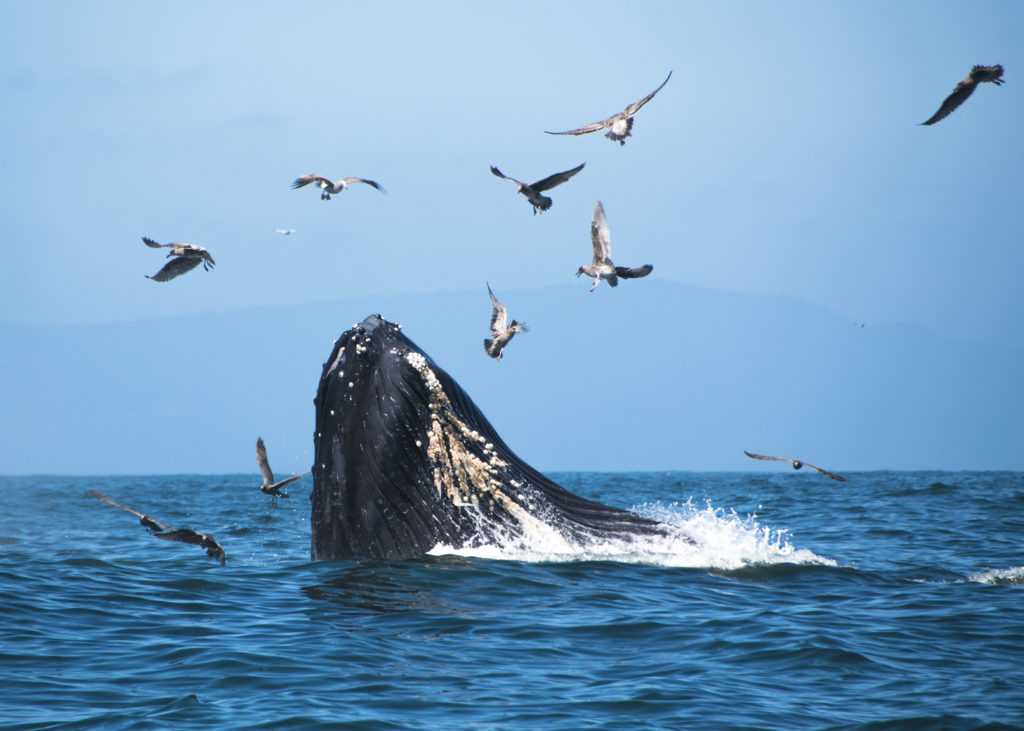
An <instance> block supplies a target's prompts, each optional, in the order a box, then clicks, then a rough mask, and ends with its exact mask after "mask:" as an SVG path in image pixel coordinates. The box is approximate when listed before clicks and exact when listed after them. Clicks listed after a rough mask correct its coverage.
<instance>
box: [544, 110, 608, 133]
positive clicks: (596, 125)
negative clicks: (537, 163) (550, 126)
mask: <svg viewBox="0 0 1024 731" xmlns="http://www.w3.org/2000/svg"><path fill="white" fill-rule="evenodd" d="M616 116H618V115H612V116H611V117H608V119H602V120H601V121H600V122H594V123H593V124H588V125H586V126H584V127H577V128H576V129H570V130H568V131H566V132H548V131H547V130H544V134H546V135H577V136H578V135H586V134H590V133H591V132H597V131H598V130H599V129H604V128H605V127H607V126H608V125H609V123H610V122H611V121H612V120H613V119H615V117H616Z"/></svg>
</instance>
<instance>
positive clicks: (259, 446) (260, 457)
mask: <svg viewBox="0 0 1024 731" xmlns="http://www.w3.org/2000/svg"><path fill="white" fill-rule="evenodd" d="M256 464H258V465H259V466H260V474H262V475H263V484H264V485H273V484H274V473H273V472H272V471H271V469H270V462H269V460H267V447H266V446H265V445H264V444H263V437H256Z"/></svg>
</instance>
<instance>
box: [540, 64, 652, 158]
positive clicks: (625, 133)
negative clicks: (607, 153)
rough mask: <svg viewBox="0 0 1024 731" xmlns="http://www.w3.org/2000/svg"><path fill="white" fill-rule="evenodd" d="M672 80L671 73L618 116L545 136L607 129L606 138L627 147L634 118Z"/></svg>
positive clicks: (579, 133)
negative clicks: (627, 139) (655, 87)
mask: <svg viewBox="0 0 1024 731" xmlns="http://www.w3.org/2000/svg"><path fill="white" fill-rule="evenodd" d="M671 78H672V72H671V71H669V72H668V76H666V77H665V80H664V81H662V82H661V86H659V87H658V88H657V89H655V90H654V91H652V92H651V93H650V94H648V95H647V96H645V97H644V98H643V99H641V100H640V101H638V102H633V103H632V104H630V105H629V106H628V107H626V108H625V109H624V110H623V111H621V112H619V113H618V114H613V115H612V116H610V117H608V119H605V120H603V121H601V122H594V123H593V124H588V125H587V126H585V127H580V128H578V129H571V130H569V131H568V132H545V134H549V135H585V134H590V133H591V132H597V131H599V130H602V129H607V130H608V133H607V134H606V135H605V137H607V138H608V139H610V140H612V141H613V142H618V143H619V145H620V146H621V145H625V144H626V138H627V137H632V136H633V135H632V134H631V130H632V129H633V116H634V115H635V114H636V113H637V112H639V111H640V108H641V107H643V105H644V104H646V103H647V102H649V101H650V100H651V99H653V98H654V95H655V94H657V93H658V92H659V91H661V87H662V86H665V84H667V83H668V80H669V79H671Z"/></svg>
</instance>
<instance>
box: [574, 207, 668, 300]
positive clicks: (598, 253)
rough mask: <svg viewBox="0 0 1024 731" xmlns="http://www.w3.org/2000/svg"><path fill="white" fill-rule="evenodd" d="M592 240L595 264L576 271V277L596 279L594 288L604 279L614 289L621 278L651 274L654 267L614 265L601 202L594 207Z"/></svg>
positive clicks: (647, 265)
mask: <svg viewBox="0 0 1024 731" xmlns="http://www.w3.org/2000/svg"><path fill="white" fill-rule="evenodd" d="M590 238H591V240H592V241H593V242H594V263H593V264H591V265H590V266H584V267H580V268H579V269H577V270H576V276H577V277H578V276H579V275H581V274H586V275H587V276H588V277H593V278H594V286H593V287H591V288H590V291H591V292H593V291H594V288H595V287H597V285H598V284H599V283H600V282H601V280H602V279H607V280H608V284H610V285H611V286H613V287H617V286H619V277H622V278H623V279H639V278H640V277H646V276H647V275H648V274H650V273H651V272H652V271H653V270H654V267H653V266H651V265H650V264H644V265H643V266H642V267H637V268H636V269H630V268H629V267H617V266H615V265H614V264H612V259H611V256H612V241H611V237H610V236H609V234H608V221H607V220H606V219H605V217H604V206H602V205H601V201H598V202H597V205H596V206H594V220H593V221H591V223H590Z"/></svg>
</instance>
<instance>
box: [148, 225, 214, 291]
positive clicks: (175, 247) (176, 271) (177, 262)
mask: <svg viewBox="0 0 1024 731" xmlns="http://www.w3.org/2000/svg"><path fill="white" fill-rule="evenodd" d="M142 243H144V244H145V245H146V246H148V247H149V248H151V249H162V248H170V250H171V251H170V253H168V254H167V258H168V259H171V257H172V256H173V257H175V258H173V259H171V261H169V262H167V263H166V264H164V267H163V269H161V270H160V271H158V272H157V273H156V274H154V275H153V276H149V275H148V274H147V275H146V278H147V279H152V280H153V281H154V282H169V281H170V280H172V279H174V278H175V277H180V276H181V275H182V274H184V273H185V272H190V271H192V270H193V269H195V268H196V267H197V266H199V265H200V264H202V265H203V269H205V270H206V271H210V269H212V268H213V267H215V266H216V265H217V262H215V261H214V260H213V257H212V256H210V252H209V251H207V250H206V249H204V248H203V247H202V246H196V245H195V244H186V243H185V242H183V241H176V242H174V243H172V244H158V243H157V242H155V241H153V239H150V238H146V237H145V236H143V237H142Z"/></svg>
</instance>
